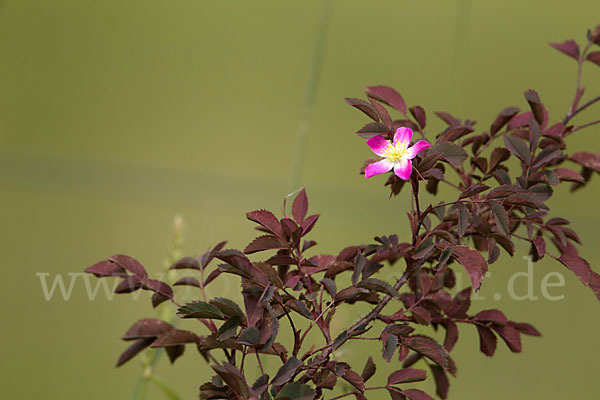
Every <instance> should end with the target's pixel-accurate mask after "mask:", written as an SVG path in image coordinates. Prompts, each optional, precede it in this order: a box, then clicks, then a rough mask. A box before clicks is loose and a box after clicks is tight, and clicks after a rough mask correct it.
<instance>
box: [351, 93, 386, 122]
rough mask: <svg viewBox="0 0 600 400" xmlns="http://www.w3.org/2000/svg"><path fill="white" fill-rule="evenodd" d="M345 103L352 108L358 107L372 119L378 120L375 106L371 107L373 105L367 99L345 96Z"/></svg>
mask: <svg viewBox="0 0 600 400" xmlns="http://www.w3.org/2000/svg"><path fill="white" fill-rule="evenodd" d="M346 103H348V104H350V105H351V106H352V107H354V108H357V109H359V110H360V111H362V112H363V113H365V114H366V115H367V116H368V117H369V118H371V119H372V120H373V121H375V122H379V114H377V110H375V107H373V105H372V104H371V103H369V102H368V101H364V100H361V99H355V98H352V97H346Z"/></svg>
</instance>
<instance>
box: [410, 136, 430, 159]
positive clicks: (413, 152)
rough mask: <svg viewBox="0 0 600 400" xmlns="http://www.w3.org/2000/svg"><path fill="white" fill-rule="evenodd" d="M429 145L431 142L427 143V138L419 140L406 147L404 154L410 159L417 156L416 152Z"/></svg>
mask: <svg viewBox="0 0 600 400" xmlns="http://www.w3.org/2000/svg"><path fill="white" fill-rule="evenodd" d="M430 147H431V144H429V142H428V141H427V140H419V141H418V142H417V143H415V144H414V145H412V146H411V147H409V148H408V149H407V153H406V156H407V157H408V158H409V159H410V160H412V159H413V158H415V157H416V156H417V154H419V153H420V152H422V151H423V150H425V149H428V148H430Z"/></svg>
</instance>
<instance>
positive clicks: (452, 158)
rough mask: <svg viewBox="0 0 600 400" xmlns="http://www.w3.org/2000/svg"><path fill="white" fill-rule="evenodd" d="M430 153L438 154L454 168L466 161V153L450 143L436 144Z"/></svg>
mask: <svg viewBox="0 0 600 400" xmlns="http://www.w3.org/2000/svg"><path fill="white" fill-rule="evenodd" d="M430 151H434V152H438V153H440V154H441V155H442V157H443V158H444V159H445V160H446V161H448V162H449V163H450V164H452V165H454V166H459V165H461V164H462V163H463V162H464V161H465V160H466V159H467V152H466V151H465V150H464V149H463V148H462V147H460V146H459V145H457V144H454V143H451V142H444V143H438V144H436V145H435V146H433V147H432V148H431V150H430Z"/></svg>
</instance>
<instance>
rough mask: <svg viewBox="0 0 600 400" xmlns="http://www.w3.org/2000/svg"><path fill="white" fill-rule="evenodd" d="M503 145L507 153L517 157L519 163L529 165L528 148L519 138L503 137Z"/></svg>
mask: <svg viewBox="0 0 600 400" xmlns="http://www.w3.org/2000/svg"><path fill="white" fill-rule="evenodd" d="M504 144H506V148H507V149H508V151H510V152H511V153H513V154H514V155H515V156H517V157H518V158H519V159H521V161H523V162H524V163H526V164H529V162H530V159H531V156H530V155H529V148H528V146H527V143H525V141H524V140H523V139H521V138H518V137H516V136H512V135H504Z"/></svg>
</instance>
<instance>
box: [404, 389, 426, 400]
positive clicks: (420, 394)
mask: <svg viewBox="0 0 600 400" xmlns="http://www.w3.org/2000/svg"><path fill="white" fill-rule="evenodd" d="M402 394H403V395H405V396H406V397H408V398H409V399H410V400H434V399H433V397H431V396H430V395H428V394H427V393H425V392H424V391H422V390H419V389H406V390H403V391H402Z"/></svg>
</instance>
